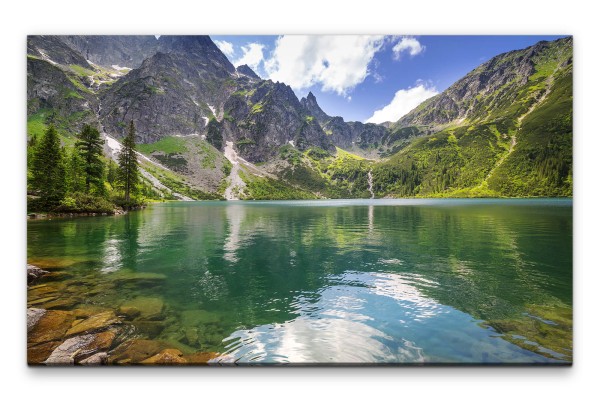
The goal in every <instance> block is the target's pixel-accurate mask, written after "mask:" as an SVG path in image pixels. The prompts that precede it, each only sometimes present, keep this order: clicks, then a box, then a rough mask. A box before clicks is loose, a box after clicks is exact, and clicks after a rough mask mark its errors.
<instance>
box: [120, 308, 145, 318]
mask: <svg viewBox="0 0 600 401" xmlns="http://www.w3.org/2000/svg"><path fill="white" fill-rule="evenodd" d="M140 313H141V312H140V310H139V309H138V308H135V307H133V306H121V307H120V308H119V315H124V316H125V317H127V318H129V319H135V318H136V317H138V316H139V315H140Z"/></svg>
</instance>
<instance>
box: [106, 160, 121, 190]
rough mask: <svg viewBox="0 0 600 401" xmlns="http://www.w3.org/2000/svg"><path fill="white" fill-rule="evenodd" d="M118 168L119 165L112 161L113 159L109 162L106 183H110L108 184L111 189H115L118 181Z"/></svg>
mask: <svg viewBox="0 0 600 401" xmlns="http://www.w3.org/2000/svg"><path fill="white" fill-rule="evenodd" d="M118 168H119V167H118V166H117V164H116V163H115V162H114V161H112V159H109V160H108V167H107V171H108V172H107V173H106V181H108V183H109V184H110V186H111V187H113V188H114V186H115V183H116V181H117V170H118Z"/></svg>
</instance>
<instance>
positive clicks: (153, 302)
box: [119, 297, 165, 320]
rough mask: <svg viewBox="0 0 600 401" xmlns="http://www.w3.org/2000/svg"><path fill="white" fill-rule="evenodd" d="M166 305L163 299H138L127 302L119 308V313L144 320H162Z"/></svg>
mask: <svg viewBox="0 0 600 401" xmlns="http://www.w3.org/2000/svg"><path fill="white" fill-rule="evenodd" d="M164 307H165V304H164V302H163V300H162V299H161V298H152V297H137V298H134V299H132V300H130V301H127V302H125V303H123V305H121V307H120V308H119V313H121V312H122V313H123V314H125V315H127V316H133V315H135V316H139V317H140V319H143V320H160V319H162V317H163V309H164Z"/></svg>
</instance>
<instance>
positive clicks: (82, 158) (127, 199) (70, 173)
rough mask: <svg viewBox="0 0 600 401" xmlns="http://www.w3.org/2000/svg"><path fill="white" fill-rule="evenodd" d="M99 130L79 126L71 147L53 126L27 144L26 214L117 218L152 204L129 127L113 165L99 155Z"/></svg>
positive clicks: (100, 149)
mask: <svg viewBox="0 0 600 401" xmlns="http://www.w3.org/2000/svg"><path fill="white" fill-rule="evenodd" d="M104 144H105V142H104V140H103V139H102V137H101V136H100V132H99V131H98V130H97V129H95V128H93V127H91V126H90V125H84V127H83V129H82V130H81V132H80V133H79V134H78V135H77V136H76V141H75V143H74V144H73V145H72V146H67V145H66V144H61V139H60V137H59V135H58V133H57V131H56V129H55V127H54V126H53V125H50V126H48V128H47V129H46V130H45V132H44V133H43V135H42V136H41V138H38V136H35V135H33V136H31V137H30V138H29V139H28V143H27V151H28V155H27V216H28V218H37V217H38V216H42V215H45V216H49V215H51V216H52V215H53V216H75V215H84V216H96V215H115V214H123V213H125V212H127V211H128V210H138V209H141V208H143V207H145V206H146V205H147V204H148V202H149V201H151V200H156V199H154V198H158V197H157V196H153V195H155V194H153V192H152V188H151V187H149V185H147V184H145V183H143V182H142V181H141V179H140V174H139V171H138V169H139V167H138V161H137V158H136V153H135V127H134V124H133V121H131V123H130V126H129V132H128V134H127V137H126V138H125V140H124V141H123V148H122V149H121V151H120V152H119V154H118V156H117V162H118V163H115V162H114V161H113V160H112V159H108V158H106V157H105V156H104V154H103V149H104Z"/></svg>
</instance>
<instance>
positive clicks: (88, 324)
mask: <svg viewBox="0 0 600 401" xmlns="http://www.w3.org/2000/svg"><path fill="white" fill-rule="evenodd" d="M119 323H121V321H120V320H119V318H118V317H117V316H116V315H115V312H114V311H112V310H108V311H105V312H100V313H98V314H95V315H92V316H90V317H88V318H87V319H85V320H84V321H82V322H81V323H79V324H76V325H75V326H73V327H72V328H71V329H69V330H68V331H67V333H66V335H67V336H72V335H75V334H81V333H90V332H94V331H99V330H102V329H104V328H106V327H108V326H111V325H113V324H119Z"/></svg>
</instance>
